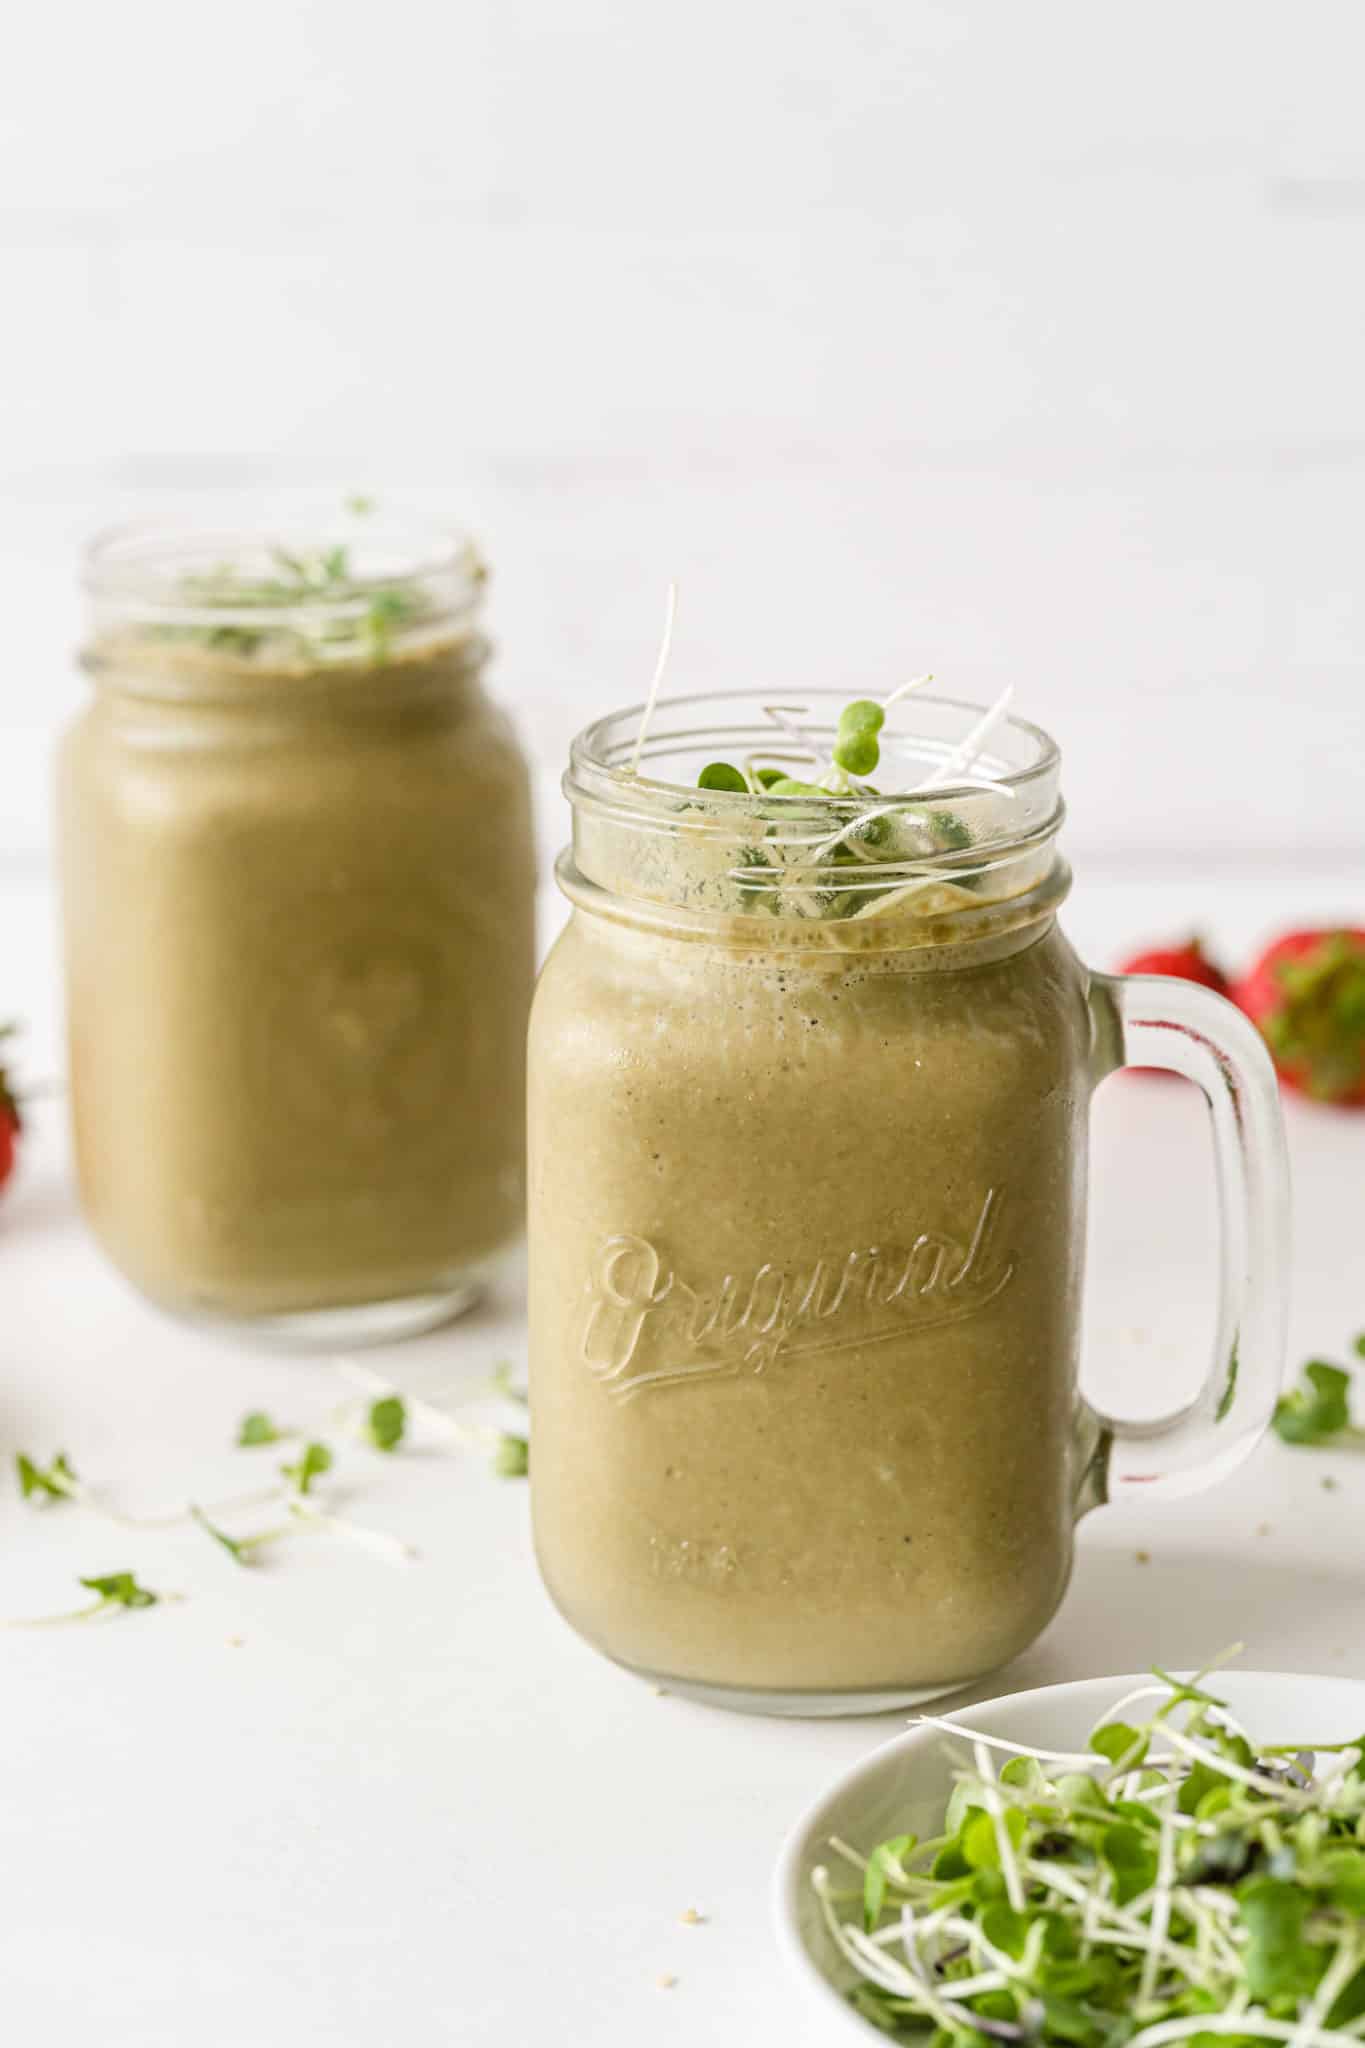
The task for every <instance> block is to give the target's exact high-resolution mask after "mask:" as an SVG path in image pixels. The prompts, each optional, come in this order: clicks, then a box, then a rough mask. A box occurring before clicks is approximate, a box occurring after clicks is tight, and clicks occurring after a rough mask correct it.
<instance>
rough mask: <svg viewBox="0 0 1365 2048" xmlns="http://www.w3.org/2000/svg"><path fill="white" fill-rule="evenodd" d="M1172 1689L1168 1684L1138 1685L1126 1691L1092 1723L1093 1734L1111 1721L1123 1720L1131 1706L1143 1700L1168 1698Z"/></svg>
mask: <svg viewBox="0 0 1365 2048" xmlns="http://www.w3.org/2000/svg"><path fill="white" fill-rule="evenodd" d="M1170 1696H1171V1689H1170V1687H1169V1686H1167V1685H1138V1686H1135V1687H1134V1688H1133V1690H1132V1692H1126V1693H1125V1694H1124V1695H1123V1698H1122V1699H1121V1700H1116V1701H1115V1702H1114V1705H1113V1706H1112V1707H1106V1708H1105V1710H1104V1712H1103V1713H1102V1714H1101V1715H1100V1718H1099V1720H1098V1721H1095V1722H1093V1723H1092V1725H1091V1729H1090V1733H1091V1735H1092V1736H1093V1735H1098V1734H1099V1731H1100V1729H1101V1728H1107V1727H1108V1726H1109V1724H1110V1722H1111V1721H1119V1720H1122V1718H1123V1716H1124V1715H1125V1714H1126V1713H1127V1711H1128V1709H1129V1708H1130V1707H1137V1706H1140V1705H1141V1704H1142V1702H1143V1700H1168V1699H1169V1698H1170Z"/></svg>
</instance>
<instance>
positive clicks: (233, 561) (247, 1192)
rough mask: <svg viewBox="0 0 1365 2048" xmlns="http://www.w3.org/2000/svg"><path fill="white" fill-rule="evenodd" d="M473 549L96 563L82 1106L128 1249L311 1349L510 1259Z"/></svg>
mask: <svg viewBox="0 0 1365 2048" xmlns="http://www.w3.org/2000/svg"><path fill="white" fill-rule="evenodd" d="M481 584H482V569H481V567H480V565H479V563H478V560H477V557H475V555H474V554H473V552H472V550H471V549H470V548H469V547H468V546H467V544H464V543H451V542H449V541H447V542H445V543H444V544H439V543H438V542H437V541H435V540H434V539H432V538H431V537H423V536H419V535H413V534H408V533H402V532H395V531H392V530H389V529H386V528H385V527H383V526H382V524H379V523H377V522H373V521H366V522H363V524H359V523H358V525H357V529H356V530H355V531H354V532H353V533H351V534H350V535H349V537H344V538H343V537H341V536H339V535H337V534H333V533H328V532H324V533H321V534H318V533H306V534H299V535H290V536H288V537H287V538H286V539H284V540H280V539H275V540H273V541H272V542H269V543H267V542H266V541H264V540H262V539H260V538H259V537H258V536H255V535H233V534H225V533H211V534H204V533H198V532H190V533H186V532H174V533H157V532H137V533H125V534H118V535H114V536H112V537H111V538H110V539H108V540H107V541H105V542H102V543H100V544H98V545H97V546H96V548H95V549H94V551H93V552H92V556H91V559H90V562H89V565H88V570H87V591H88V598H89V631H88V637H87V642H86V646H85V650H84V654H83V664H84V666H85V668H86V670H87V672H88V674H89V675H90V677H91V680H92V682H93V684H94V691H93V696H92V700H91V702H90V703H89V705H88V707H87V708H86V710H85V711H84V712H83V714H82V715H81V717H80V718H79V719H78V720H77V722H76V723H75V725H74V727H73V728H72V730H71V731H70V733H69V734H68V736H67V738H66V741H65V744H64V748H63V752H62V757H61V763H60V772H59V811H60V840H61V860H62V873H63V904H64V922H65V938H66V968H67V1008H68V1018H69V1034H70V1066H71V1106H72V1120H73V1131H74V1139H75V1150H76V1159H77V1166H78V1175H79V1182H80V1189H81V1195H82V1201H83V1204H84V1207H85V1211H86V1214H87V1217H88V1218H89V1221H90V1223H91V1225H92V1227H93V1229H94V1230H95V1233H96V1235H97V1236H98V1237H99V1239H100V1241H101V1243H102V1244H103V1246H104V1248H105V1249H106V1251H107V1252H108V1253H109V1255H110V1257H111V1258H112V1259H113V1260H114V1261H115V1263H116V1264H117V1265H118V1266H119V1267H120V1268H121V1269H122V1271H123V1272H124V1273H125V1274H126V1275H127V1277H128V1278H129V1279H130V1280H132V1281H133V1283H134V1284H135V1285H136V1286H137V1287H139V1288H140V1289H141V1290H142V1291H143V1292H144V1293H145V1294H147V1295H148V1296H149V1297H150V1298H151V1299H153V1300H154V1301H156V1302H158V1303H160V1304H161V1305H163V1306H164V1307H166V1308H168V1309H170V1310H172V1311H174V1312H176V1313H180V1314H185V1315H191V1316H195V1317H201V1318H210V1319H214V1320H220V1321H225V1322H228V1323H235V1324H246V1325H249V1326H250V1327H251V1328H252V1329H253V1330H254V1331H256V1332H259V1333H262V1334H265V1335H267V1336H274V1337H278V1338H280V1339H282V1340H284V1341H291V1342H299V1343H304V1344H326V1345H336V1344H350V1343H357V1342H364V1341H370V1340H379V1339H383V1338H388V1337H392V1336H395V1335H399V1334H403V1333H405V1332H407V1331H410V1330H413V1329H417V1328H423V1327H427V1326H430V1325H431V1324H433V1323H435V1322H438V1321H440V1320H442V1319H444V1318H445V1317H446V1316H448V1315H450V1314H452V1313H455V1312H457V1311H458V1310H459V1309H460V1308H462V1307H464V1306H466V1305H467V1304H468V1303H469V1302H470V1301H471V1300H472V1299H473V1298H474V1296H475V1294H476V1293H477V1291H478V1288H479V1286H480V1284H481V1282H482V1280H483V1279H484V1278H485V1277H486V1275H487V1273H488V1271H489V1270H490V1266H491V1264H492V1263H493V1262H494V1261H495V1260H496V1258H497V1257H498V1255H499V1254H500V1253H501V1251H502V1250H503V1249H504V1248H505V1247H506V1246H507V1245H508V1244H509V1243H511V1242H512V1241H513V1240H515V1239H517V1238H519V1237H520V1234H521V1230H522V1224H523V1206H524V1169H523V1146H524V1079H523V1070H522V1059H521V1047H522V1039H523V1033H524V1029H525V1021H526V1014H527V1010H528V1008H529V1003H530V986H531V977H532V967H533V933H532V919H533V903H534V863H533V857H532V845H531V829H530V816H529V794H528V785H527V776H526V771H525V766H524V763H523V761H522V757H521V754H520V751H519V749H518V747H517V744H516V741H515V739H514V737H513V735H512V733H511V730H510V728H509V726H508V724H507V721H506V720H505V718H504V717H503V715H502V714H501V712H499V711H498V710H497V709H496V708H495V706H494V705H493V704H492V703H491V702H490V700H489V698H488V697H487V696H486V694H485V692H484V689H483V685H482V680H481V678H482V672H483V668H484V664H485V659H486V656H487V651H488V650H487V643H486V641H485V640H484V638H483V636H482V634H481V632H480V629H479V621H478V600H479V593H480V589H481Z"/></svg>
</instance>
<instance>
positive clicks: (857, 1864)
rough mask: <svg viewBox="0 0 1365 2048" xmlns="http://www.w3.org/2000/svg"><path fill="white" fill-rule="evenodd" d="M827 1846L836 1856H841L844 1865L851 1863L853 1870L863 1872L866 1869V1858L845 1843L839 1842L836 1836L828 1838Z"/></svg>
mask: <svg viewBox="0 0 1365 2048" xmlns="http://www.w3.org/2000/svg"><path fill="white" fill-rule="evenodd" d="M829 1846H830V1848H831V1849H833V1851H834V1853H835V1855H836V1856H842V1857H843V1859H844V1861H845V1863H851V1864H852V1865H853V1868H854V1869H855V1870H862V1871H865V1870H866V1869H867V1858H866V1856H860V1855H859V1854H858V1851H857V1850H856V1849H851V1848H850V1847H849V1845H848V1843H847V1842H844V1841H841V1840H840V1838H839V1836H838V1835H831V1836H830V1838H829Z"/></svg>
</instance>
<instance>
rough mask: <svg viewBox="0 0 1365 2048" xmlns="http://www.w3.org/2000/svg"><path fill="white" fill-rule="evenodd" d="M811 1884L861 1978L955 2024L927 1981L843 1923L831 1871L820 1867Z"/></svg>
mask: <svg viewBox="0 0 1365 2048" xmlns="http://www.w3.org/2000/svg"><path fill="white" fill-rule="evenodd" d="M811 1884H812V1886H813V1887H814V1890H815V1896H816V1898H817V1899H818V1900H819V1902H820V1911H821V1914H822V1915H823V1917H824V1921H825V1925H826V1927H827V1928H828V1930H829V1935H830V1939H831V1941H833V1943H834V1945H835V1947H836V1948H837V1949H838V1951H839V1953H840V1955H842V1956H843V1958H844V1960H845V1961H846V1962H848V1963H851V1964H852V1965H853V1968H854V1969H855V1970H856V1971H857V1972H858V1974H859V1976H861V1977H866V1978H867V1979H868V1981H869V1982H870V1983H873V1984H875V1985H877V1986H878V1988H879V1989H880V1990H882V1991H889V1992H891V1993H892V1994H893V1996H896V1997H900V1998H909V1999H911V2000H914V2001H917V2002H920V2003H922V2004H923V2005H924V2007H925V2009H926V2011H928V2012H930V2013H931V2014H932V2015H933V2017H934V2018H935V2019H936V2020H938V2022H939V2024H940V2025H945V2024H946V2025H951V2019H950V2016H949V2015H948V2014H947V2013H946V2012H945V2011H944V2009H943V2007H942V2005H941V2004H940V2002H939V2000H938V1998H937V1997H936V1996H935V1994H934V1992H933V1991H932V1990H931V1989H930V1987H929V1986H928V1985H927V1984H925V1983H924V1981H923V1980H922V1979H921V1978H919V1977H916V1976H915V1975H914V1974H913V1973H912V1972H911V1971H910V1970H909V1969H908V1968H907V1966H906V1965H905V1964H904V1963H900V1962H897V1960H896V1958H895V1957H894V1956H890V1955H887V1954H886V1953H885V1951H884V1950H882V1949H878V1948H876V1947H874V1946H873V1945H872V1944H871V1943H870V1942H869V1941H867V1939H866V1937H865V1936H860V1935H859V1933H858V1930H857V1929H856V1928H853V1927H849V1926H847V1925H846V1924H845V1923H844V1922H843V1921H841V1920H840V1918H839V1916H838V1914H837V1912H836V1911H835V1909H834V1902H833V1900H832V1899H831V1898H830V1895H829V1872H828V1871H827V1870H825V1869H824V1867H823V1866H822V1865H821V1866H817V1867H816V1869H814V1870H813V1871H812V1872H811Z"/></svg>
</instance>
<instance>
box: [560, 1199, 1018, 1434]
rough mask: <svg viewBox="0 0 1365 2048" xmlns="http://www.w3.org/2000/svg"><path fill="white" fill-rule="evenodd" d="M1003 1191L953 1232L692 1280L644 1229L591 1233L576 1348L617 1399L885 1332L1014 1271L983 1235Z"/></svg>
mask: <svg viewBox="0 0 1365 2048" xmlns="http://www.w3.org/2000/svg"><path fill="white" fill-rule="evenodd" d="M1002 1203H1003V1196H1002V1193H1001V1191H1000V1190H999V1189H997V1188H990V1189H988V1190H987V1193H986V1196H985V1199H984V1200H983V1201H982V1204H981V1207H980V1211H979V1212H978V1214H977V1217H976V1220H975V1223H974V1225H973V1227H972V1228H971V1230H970V1231H969V1232H968V1233H966V1234H965V1235H963V1236H961V1237H956V1236H953V1235H951V1234H949V1233H947V1232H944V1231H936V1230H925V1231H921V1232H920V1234H919V1236H918V1237H916V1239H915V1241H914V1243H913V1244H912V1245H910V1247H909V1248H908V1249H906V1248H905V1247H904V1246H897V1245H870V1246H868V1247H866V1248H865V1249H856V1250H853V1251H849V1252H840V1253H833V1254H829V1255H826V1256H825V1257H822V1258H819V1259H817V1260H816V1261H815V1263H814V1264H813V1265H802V1266H781V1265H776V1264H772V1263H767V1264H764V1265H762V1266H760V1267H759V1268H758V1270H757V1271H756V1272H753V1273H726V1274H725V1275H724V1277H723V1278H722V1279H720V1280H719V1281H718V1282H715V1283H713V1284H711V1285H694V1284H693V1283H692V1282H689V1281H688V1280H686V1279H685V1278H684V1277H683V1275H682V1274H681V1273H680V1272H678V1271H676V1270H674V1269H672V1268H670V1267H667V1266H666V1264H665V1261H664V1258H663V1257H662V1255H661V1254H660V1252H659V1249H658V1247H657V1246H655V1245H653V1244H651V1243H650V1241H649V1239H648V1238H644V1237H633V1236H631V1235H629V1234H623V1235H620V1236H616V1237H609V1238H607V1239H606V1241H605V1242H604V1243H603V1244H602V1246H601V1248H600V1250H599V1251H598V1254H597V1257H596V1259H595V1261H594V1264H593V1270H592V1273H591V1275H590V1276H589V1279H588V1282H587V1287H586V1292H587V1297H588V1299H587V1309H586V1312H585V1315H584V1318H583V1323H582V1338H581V1344H582V1356H583V1360H584V1363H585V1364H586V1365H587V1366H588V1368H589V1370H590V1371H591V1372H592V1373H594V1374H595V1375H596V1377H597V1378H598V1379H599V1380H600V1381H601V1382H602V1384H603V1385H604V1386H605V1387H606V1389H607V1391H608V1392H609V1393H610V1394H611V1395H613V1396H614V1397H615V1398H616V1399H618V1400H627V1399H629V1398H630V1397H631V1396H633V1395H635V1394H638V1393H640V1392H642V1391H643V1390H644V1389H645V1388H646V1387H662V1386H671V1385H676V1384H677V1383H678V1382H680V1381H686V1380H698V1379H708V1378H714V1377H718V1376H721V1375H725V1376H732V1375H734V1374H736V1373H741V1372H745V1371H748V1372H762V1371H764V1370H765V1369H766V1368H767V1367H769V1366H771V1365H772V1364H773V1363H774V1361H775V1360H777V1359H779V1358H781V1359H786V1358H791V1357H796V1356H800V1355H804V1354H808V1353H814V1352H828V1351H841V1350H848V1349H851V1348H853V1347H854V1346H857V1347H859V1348H864V1347H866V1346H868V1345H874V1344H885V1343H891V1342H894V1341H895V1339H897V1338H904V1337H905V1336H907V1335H911V1334H913V1333H916V1332H918V1331H920V1330H926V1329H932V1328H935V1327H937V1326H939V1325H941V1324H943V1323H949V1322H957V1321H958V1320H959V1319H960V1318H961V1317H963V1316H969V1315H972V1314H974V1313H975V1312H976V1311H977V1310H978V1309H981V1308H984V1306H985V1305H986V1303H987V1302H988V1301H992V1300H994V1298H995V1296H996V1295H997V1294H999V1293H1000V1291H1001V1289H1002V1288H1003V1287H1005V1286H1006V1285H1007V1284H1008V1282H1009V1279H1010V1276H1011V1275H1012V1273H1013V1272H1014V1261H1013V1259H1012V1258H1008V1257H1002V1256H1001V1255H1000V1254H999V1252H998V1251H997V1249H996V1245H995V1238H996V1235H997V1227H998V1221H999V1214H1000V1210H1001V1207H1002Z"/></svg>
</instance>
